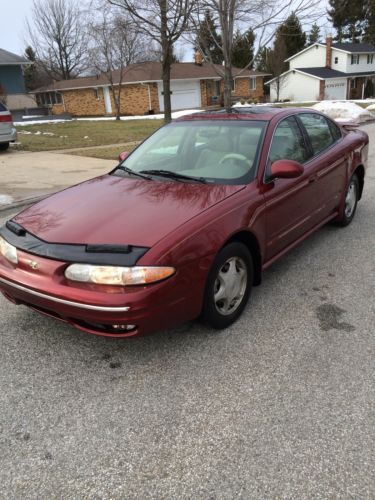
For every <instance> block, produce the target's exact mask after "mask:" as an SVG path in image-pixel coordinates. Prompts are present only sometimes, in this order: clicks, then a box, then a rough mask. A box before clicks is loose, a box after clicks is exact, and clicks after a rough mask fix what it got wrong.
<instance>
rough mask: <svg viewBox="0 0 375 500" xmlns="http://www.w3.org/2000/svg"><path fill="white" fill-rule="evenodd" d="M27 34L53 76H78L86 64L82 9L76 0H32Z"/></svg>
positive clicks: (66, 78)
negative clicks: (30, 21)
mask: <svg viewBox="0 0 375 500" xmlns="http://www.w3.org/2000/svg"><path fill="white" fill-rule="evenodd" d="M31 12H32V23H29V22H27V23H26V26H27V34H28V36H29V38H30V41H31V45H32V46H33V47H34V49H35V52H36V57H37V59H38V60H39V61H40V63H41V64H42V65H43V67H44V69H45V71H46V72H47V73H48V74H49V75H50V76H51V77H52V78H54V79H57V80H68V79H70V78H75V77H76V76H77V75H79V74H80V73H81V72H82V71H83V70H84V69H85V68H86V67H87V33H86V29H85V22H84V19H83V11H82V10H81V9H80V8H79V7H78V5H77V2H75V1H74V0H33V6H32V10H31Z"/></svg>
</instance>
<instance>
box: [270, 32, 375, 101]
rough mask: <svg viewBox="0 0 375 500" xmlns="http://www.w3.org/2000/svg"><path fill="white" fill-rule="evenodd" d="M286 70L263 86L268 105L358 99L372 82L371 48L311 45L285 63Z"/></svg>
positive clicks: (329, 43) (374, 73) (374, 59)
mask: <svg viewBox="0 0 375 500" xmlns="http://www.w3.org/2000/svg"><path fill="white" fill-rule="evenodd" d="M286 62H288V63H289V70H288V71H286V72H285V73H283V74H282V75H280V77H279V80H278V79H277V78H273V79H272V80H269V81H268V82H266V84H269V85H270V95H271V101H276V100H277V99H279V100H284V99H290V100H291V101H317V100H323V99H336V100H342V99H361V98H363V96H364V89H365V86H366V83H367V80H368V79H372V80H373V81H374V82H375V46H374V45H370V44H368V43H332V37H327V39H326V43H325V44H323V43H314V44H313V45H310V46H309V47H307V48H306V49H304V50H302V51H301V52H298V53H297V54H295V55H294V56H292V57H290V58H289V59H286Z"/></svg>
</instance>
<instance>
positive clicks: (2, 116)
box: [0, 102, 17, 151]
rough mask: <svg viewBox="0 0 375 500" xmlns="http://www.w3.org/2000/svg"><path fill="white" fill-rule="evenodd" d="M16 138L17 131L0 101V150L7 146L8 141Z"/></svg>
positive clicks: (9, 114)
mask: <svg viewBox="0 0 375 500" xmlns="http://www.w3.org/2000/svg"><path fill="white" fill-rule="evenodd" d="M16 139H17V131H16V129H15V127H14V125H13V120H12V115H11V113H10V111H9V110H8V109H7V108H6V107H5V105H4V104H3V103H2V102H0V151H5V150H6V149H8V148H9V143H10V142H14V141H15V140H16Z"/></svg>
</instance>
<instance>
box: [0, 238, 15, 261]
mask: <svg viewBox="0 0 375 500" xmlns="http://www.w3.org/2000/svg"><path fill="white" fill-rule="evenodd" d="M0 254H1V255H2V256H3V257H5V258H6V259H7V260H9V261H10V262H12V263H13V264H17V263H18V257H17V248H16V247H15V246H13V245H11V244H10V243H8V242H7V241H6V240H4V238H2V237H1V236H0Z"/></svg>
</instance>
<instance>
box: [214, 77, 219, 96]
mask: <svg viewBox="0 0 375 500" xmlns="http://www.w3.org/2000/svg"><path fill="white" fill-rule="evenodd" d="M215 95H220V80H215Z"/></svg>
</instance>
